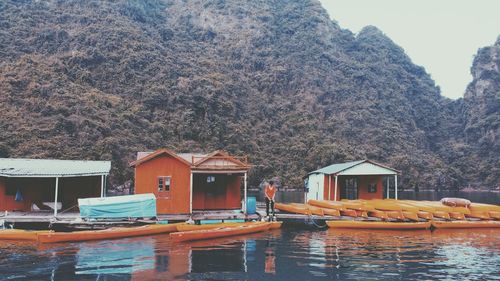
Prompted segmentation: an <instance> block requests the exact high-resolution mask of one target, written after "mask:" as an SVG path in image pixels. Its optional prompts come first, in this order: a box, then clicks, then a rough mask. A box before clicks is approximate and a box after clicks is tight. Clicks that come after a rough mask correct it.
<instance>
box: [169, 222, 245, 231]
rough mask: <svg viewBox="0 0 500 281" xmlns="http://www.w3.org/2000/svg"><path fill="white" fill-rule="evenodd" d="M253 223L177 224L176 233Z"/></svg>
mask: <svg viewBox="0 0 500 281" xmlns="http://www.w3.org/2000/svg"><path fill="white" fill-rule="evenodd" d="M252 223H254V222H224V223H210V224H189V223H184V224H178V225H177V231H194V230H202V229H214V228H220V227H227V226H238V225H245V224H252Z"/></svg>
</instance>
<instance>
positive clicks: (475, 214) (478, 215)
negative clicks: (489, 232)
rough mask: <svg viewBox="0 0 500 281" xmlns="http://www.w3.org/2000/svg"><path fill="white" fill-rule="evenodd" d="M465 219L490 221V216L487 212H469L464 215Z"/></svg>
mask: <svg viewBox="0 0 500 281" xmlns="http://www.w3.org/2000/svg"><path fill="white" fill-rule="evenodd" d="M465 217H467V218H472V219H481V220H489V219H490V214H489V213H488V212H484V211H481V212H478V211H475V212H471V213H470V214H465Z"/></svg>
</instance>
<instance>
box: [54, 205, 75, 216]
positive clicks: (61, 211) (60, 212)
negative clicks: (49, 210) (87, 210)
mask: <svg viewBox="0 0 500 281" xmlns="http://www.w3.org/2000/svg"><path fill="white" fill-rule="evenodd" d="M77 206H78V205H73V206H71V207H69V208H67V209H65V210H62V211H60V212H58V214H62V213H64V212H67V211H69V210H71V209H73V208H74V207H77Z"/></svg>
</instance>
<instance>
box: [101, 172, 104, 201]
mask: <svg viewBox="0 0 500 281" xmlns="http://www.w3.org/2000/svg"><path fill="white" fill-rule="evenodd" d="M103 197H104V175H101V198H103Z"/></svg>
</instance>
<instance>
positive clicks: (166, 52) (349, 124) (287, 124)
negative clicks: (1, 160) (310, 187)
mask: <svg viewBox="0 0 500 281" xmlns="http://www.w3.org/2000/svg"><path fill="white" fill-rule="evenodd" d="M0 26H1V29H0V42H1V44H0V89H2V95H1V96H0V110H1V112H2V119H1V120H0V126H1V129H2V134H0V154H1V155H0V156H4V157H5V156H10V157H54V158H84V159H108V160H112V161H113V170H112V181H113V182H114V183H115V184H120V183H123V182H125V181H126V180H127V179H130V178H131V177H132V174H133V171H132V170H131V169H129V168H128V165H127V163H128V162H129V161H131V160H133V157H134V153H135V152H136V151H141V150H152V149H156V148H159V147H169V148H172V149H174V150H176V151H179V152H183V151H211V150H214V149H219V148H221V149H226V150H228V151H229V152H231V153H236V154H248V155H249V156H250V159H251V162H252V163H253V164H254V165H255V166H254V168H253V169H252V175H251V177H250V184H251V185H255V186H257V185H258V183H259V182H260V181H261V180H262V179H263V178H266V177H267V178H269V177H271V176H279V177H281V179H282V181H283V184H284V185H288V186H294V187H298V186H301V185H302V176H304V175H305V174H306V173H307V172H309V171H311V170H314V169H316V168H318V167H322V166H325V165H328V164H331V163H338V162H343V161H349V160H354V159H362V158H369V159H372V160H375V161H380V162H383V163H385V164H388V165H391V166H393V167H395V168H397V169H400V170H402V171H403V172H404V173H403V176H402V183H403V187H405V188H414V187H419V188H420V189H424V188H440V189H441V188H443V189H446V188H460V187H464V186H468V185H469V184H472V185H473V186H478V187H488V188H494V187H498V186H499V181H500V180H499V178H500V177H499V176H498V170H497V172H496V173H497V174H496V176H490V177H489V178H488V177H484V174H485V173H489V172H490V171H486V170H484V168H482V167H483V166H484V167H485V168H486V167H489V168H496V167H499V166H498V158H499V152H498V151H499V149H496V150H494V149H493V148H498V120H499V119H498V112H499V110H498V106H499V105H498V104H499V103H498V89H499V84H498V81H499V80H498V59H497V58H498V48H496V49H495V48H485V49H482V50H481V51H480V53H479V55H478V56H477V58H476V61H475V63H474V66H473V71H474V73H475V78H476V80H475V81H474V82H473V83H472V84H471V86H469V89H468V92H467V95H466V97H465V98H464V100H458V101H452V100H449V99H446V98H444V97H442V96H441V95H440V91H439V88H438V87H436V85H435V83H434V81H433V80H432V79H431V78H430V76H429V75H428V74H427V73H426V72H425V69H423V68H422V67H420V66H416V65H414V64H413V63H412V62H411V60H410V59H409V58H408V56H407V55H406V54H405V52H404V50H403V49H402V48H400V47H399V46H397V45H396V44H395V43H394V42H392V41H391V40H390V39H389V38H388V37H387V36H385V35H384V34H383V32H382V31H380V30H378V29H377V28H375V27H371V26H369V27H366V28H364V29H363V30H362V31H361V32H360V33H359V34H357V35H354V34H352V33H351V32H350V31H348V30H344V29H341V28H340V27H339V26H338V25H337V24H336V23H335V22H334V21H331V20H330V19H329V17H328V15H327V13H326V11H324V9H323V8H322V7H321V5H320V4H319V2H318V1H315V0H293V1H290V0H272V1H269V0H256V1H245V0H213V1H205V0H204V1H202V0H188V1H182V0H174V1H144V3H143V2H140V3H138V2H134V1H112V2H111V1H109V2H108V1H33V2H31V1H23V2H20V1H3V2H1V3H0ZM497 45H498V42H497ZM494 49H495V50H496V51H493V50H494ZM495 52H496V53H495ZM495 67H496V68H495ZM494 69H496V70H494ZM495 71H496V72H495ZM495 75H496V76H495ZM495 77H496V78H495ZM488 118H496V119H495V120H496V123H492V122H491V121H490V120H491V119H488ZM495 137H496V138H495ZM484 155H486V156H487V157H488V158H487V159H486V158H485V156H484ZM490 160H494V161H496V163H497V164H494V163H491V164H488V163H489V162H488V161H490ZM476 161H479V162H480V163H485V164H481V165H483V166H479V165H476V166H474V165H473V163H477V162H476ZM479 167H481V168H480V169H477V170H474V169H475V168H479Z"/></svg>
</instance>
